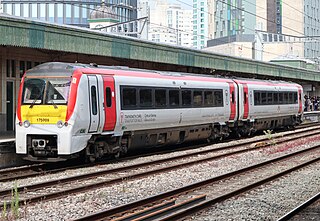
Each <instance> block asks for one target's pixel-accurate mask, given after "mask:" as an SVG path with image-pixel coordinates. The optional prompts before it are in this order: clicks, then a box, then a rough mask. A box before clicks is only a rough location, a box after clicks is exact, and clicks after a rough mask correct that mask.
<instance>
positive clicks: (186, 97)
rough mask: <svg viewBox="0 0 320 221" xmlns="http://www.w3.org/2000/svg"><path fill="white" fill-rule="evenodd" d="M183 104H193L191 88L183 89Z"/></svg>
mask: <svg viewBox="0 0 320 221" xmlns="http://www.w3.org/2000/svg"><path fill="white" fill-rule="evenodd" d="M181 96H182V106H191V90H182V91H181Z"/></svg>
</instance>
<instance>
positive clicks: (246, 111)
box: [243, 84, 249, 119]
mask: <svg viewBox="0 0 320 221" xmlns="http://www.w3.org/2000/svg"><path fill="white" fill-rule="evenodd" d="M248 93H249V90H248V85H247V84H243V107H244V112H243V119H247V118H248V116H249V94H248Z"/></svg>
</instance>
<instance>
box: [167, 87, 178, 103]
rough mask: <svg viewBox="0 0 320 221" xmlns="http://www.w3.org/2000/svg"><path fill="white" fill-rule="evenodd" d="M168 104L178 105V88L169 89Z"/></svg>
mask: <svg viewBox="0 0 320 221" xmlns="http://www.w3.org/2000/svg"><path fill="white" fill-rule="evenodd" d="M169 104H170V106H171V107H178V106H179V90H169Z"/></svg>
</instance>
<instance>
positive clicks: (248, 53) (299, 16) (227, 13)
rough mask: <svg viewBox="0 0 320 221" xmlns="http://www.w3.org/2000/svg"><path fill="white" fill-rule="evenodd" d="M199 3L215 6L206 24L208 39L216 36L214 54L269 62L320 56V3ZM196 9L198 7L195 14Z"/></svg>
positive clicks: (255, 0)
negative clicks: (218, 53)
mask: <svg viewBox="0 0 320 221" xmlns="http://www.w3.org/2000/svg"><path fill="white" fill-rule="evenodd" d="M195 2H196V4H197V5H198V4H204V5H206V4H207V5H208V6H210V5H212V6H211V9H212V10H210V9H209V11H208V13H209V12H210V11H212V12H213V13H209V15H210V16H211V17H210V16H209V19H208V21H207V24H205V27H207V29H208V30H209V32H208V35H207V37H208V38H211V37H212V40H209V41H208V42H207V46H208V47H213V48H215V49H213V50H212V49H210V50H212V51H215V52H221V53H227V54H229V55H235V56H243V57H248V58H254V59H259V60H265V61H268V60H271V59H273V58H275V57H277V56H280V55H281V56H286V55H290V56H296V57H301V58H309V59H312V60H318V58H319V56H320V51H319V50H320V42H319V41H317V40H316V39H317V38H315V37H312V36H317V35H319V30H320V23H319V19H320V13H319V9H320V2H319V1H318V0H296V1H289V0H274V1H268V0H228V1H226V0H195ZM195 8H196V7H195V5H194V13H195ZM200 10H201V8H200ZM196 11H199V9H198V8H197V9H196ZM211 18H212V19H211ZM210 30H213V33H211V31H210ZM194 31H200V29H199V28H198V29H197V30H194ZM318 39H319V38H318ZM195 46H197V48H199V46H198V45H195ZM226 48H227V50H226Z"/></svg>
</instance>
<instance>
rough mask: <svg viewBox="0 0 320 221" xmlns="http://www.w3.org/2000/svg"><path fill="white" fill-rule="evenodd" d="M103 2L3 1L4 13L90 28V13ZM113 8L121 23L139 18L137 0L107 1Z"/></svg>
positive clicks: (55, 0)
mask: <svg viewBox="0 0 320 221" xmlns="http://www.w3.org/2000/svg"><path fill="white" fill-rule="evenodd" d="M101 3H102V1H101V0H79V1H74V0H68V1H65V0H33V1H28V0H24V1H17V0H2V10H3V13H7V14H10V15H14V16H20V17H25V18H32V19H39V20H43V21H48V22H53V23H59V24H71V25H78V26H88V22H87V19H88V18H89V16H90V13H91V12H92V11H93V10H95V8H97V6H100V5H101ZM105 4H106V5H107V6H110V7H112V8H113V11H115V13H116V14H117V16H118V17H119V21H120V22H125V21H130V20H133V19H136V18H137V0H105Z"/></svg>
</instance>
